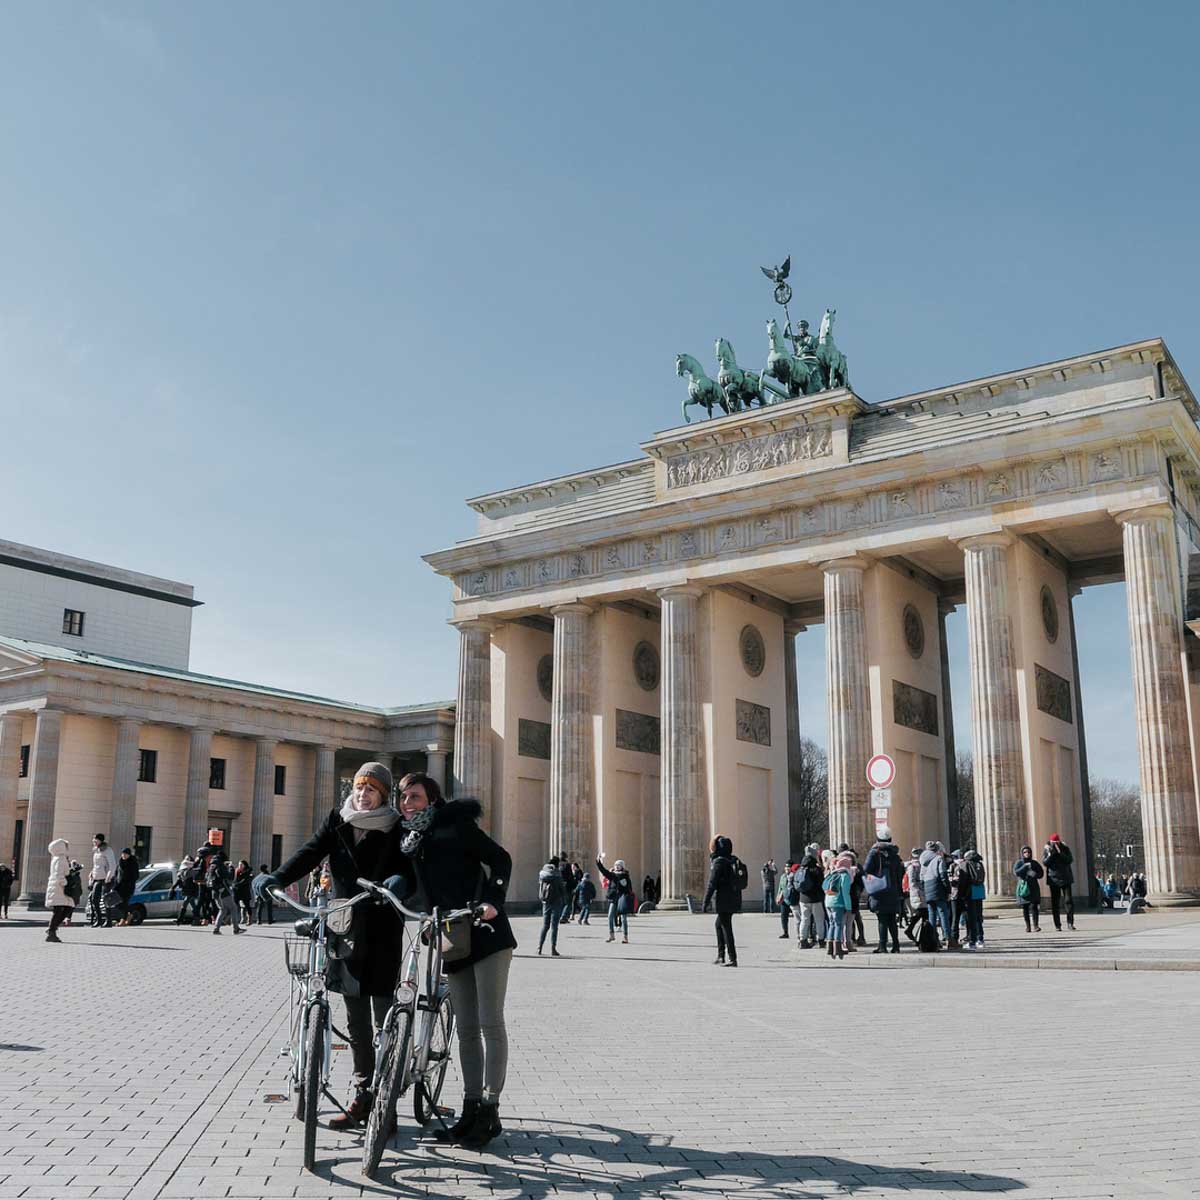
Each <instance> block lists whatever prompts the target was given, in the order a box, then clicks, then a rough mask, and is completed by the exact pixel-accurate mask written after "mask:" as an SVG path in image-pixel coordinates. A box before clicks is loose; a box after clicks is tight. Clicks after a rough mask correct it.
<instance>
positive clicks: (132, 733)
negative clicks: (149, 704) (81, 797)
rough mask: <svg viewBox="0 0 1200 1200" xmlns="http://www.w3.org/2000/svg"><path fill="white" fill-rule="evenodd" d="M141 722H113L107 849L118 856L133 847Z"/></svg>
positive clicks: (121, 720)
mask: <svg viewBox="0 0 1200 1200" xmlns="http://www.w3.org/2000/svg"><path fill="white" fill-rule="evenodd" d="M141 736H142V723H141V721H134V720H131V719H129V718H127V717H123V718H121V719H120V720H118V721H117V748H116V755H115V757H114V760H113V786H112V815H111V816H110V817H109V819H108V841H109V845H111V846H115V847H116V851H117V853H118V854H120V852H121V848H122V847H123V846H132V845H133V827H134V817H135V815H136V809H137V785H138V765H139V762H140V756H139V746H138V742H139V739H140V738H141Z"/></svg>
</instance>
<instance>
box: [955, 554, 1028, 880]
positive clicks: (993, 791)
mask: <svg viewBox="0 0 1200 1200" xmlns="http://www.w3.org/2000/svg"><path fill="white" fill-rule="evenodd" d="M1012 543H1013V538H1012V536H1011V535H1010V534H1006V533H992V534H983V535H981V536H979V537H973V538H967V539H966V540H965V541H962V542H960V543H959V547H960V549H961V550H962V552H963V565H964V567H965V571H966V591H967V657H968V659H969V667H970V673H971V740H972V743H973V746H972V752H973V754H974V757H975V832H976V840H977V841H978V843H979V853H980V854H982V855H983V862H984V866H985V867H986V869H987V879H988V895H989V896H999V895H1006V896H1011V895H1013V893H1014V892H1015V891H1016V877H1015V876H1014V875H1013V863H1015V862H1016V861H1017V859H1018V858H1019V857H1020V854H1021V847H1022V845H1024V843H1025V840H1026V838H1027V837H1029V836H1030V835H1029V834H1028V832H1027V829H1026V825H1027V819H1026V812H1025V781H1024V767H1023V765H1022V758H1021V711H1020V706H1019V703H1018V699H1017V666H1016V657H1015V650H1014V646H1013V628H1012V613H1011V607H1010V599H1009V597H1010V589H1009V581H1008V548H1009V547H1010V546H1011V545H1012ZM1035 844H1036V843H1035Z"/></svg>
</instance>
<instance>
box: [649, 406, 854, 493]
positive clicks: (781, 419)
mask: <svg viewBox="0 0 1200 1200" xmlns="http://www.w3.org/2000/svg"><path fill="white" fill-rule="evenodd" d="M867 408H868V406H867V405H866V404H865V403H864V402H863V401H862V400H861V399H860V398H859V397H858V396H856V395H855V394H854V393H853V392H851V391H849V390H848V389H845V388H840V389H838V390H836V391H831V392H821V393H820V394H818V395H816V396H811V397H799V398H797V399H795V400H788V401H785V402H784V403H782V404H773V405H769V406H768V407H766V408H756V409H751V410H749V411H747V412H741V413H732V414H730V415H729V416H727V417H718V418H717V419H715V420H712V421H705V422H704V423H703V424H702V425H684V426H680V427H677V428H675V429H669V430H667V431H665V432H664V433H660V434H656V435H655V436H654V437H653V438H651V439H650V441H648V442H643V443H642V450H644V451H645V453H646V454H647V455H649V456H650V457H651V458H652V459H654V460H655V484H656V486H655V492H656V494H657V496H658V497H659V498H660V499H672V500H674V499H680V498H683V497H686V496H688V495H704V494H705V493H707V492H712V491H721V490H725V489H728V487H729V486H730V484H731V483H736V482H737V481H738V480H740V479H743V478H745V479H746V480H747V481H751V480H752V481H753V482H755V483H758V482H763V481H766V480H770V479H774V478H778V477H783V476H790V475H802V474H806V473H808V472H810V471H814V470H820V469H823V468H828V467H833V466H839V465H842V464H844V463H846V462H847V455H848V445H849V438H848V431H849V427H850V422H851V420H852V419H853V418H854V417H855V416H857V415H858V414H860V413H863V412H865V411H867Z"/></svg>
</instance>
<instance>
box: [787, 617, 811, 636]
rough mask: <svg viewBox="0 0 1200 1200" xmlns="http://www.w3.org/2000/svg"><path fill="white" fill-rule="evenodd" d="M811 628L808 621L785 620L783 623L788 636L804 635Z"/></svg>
mask: <svg viewBox="0 0 1200 1200" xmlns="http://www.w3.org/2000/svg"><path fill="white" fill-rule="evenodd" d="M808 626H809V622H808V621H798V620H794V619H788V620H785V621H784V623H783V632H784V633H786V634H796V633H803V632H804V631H805V630H806V629H807V628H808Z"/></svg>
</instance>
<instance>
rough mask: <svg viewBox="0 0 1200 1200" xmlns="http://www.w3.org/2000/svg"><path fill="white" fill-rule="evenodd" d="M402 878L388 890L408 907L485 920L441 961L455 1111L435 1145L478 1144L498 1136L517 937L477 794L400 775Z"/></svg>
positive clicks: (501, 853) (503, 853)
mask: <svg viewBox="0 0 1200 1200" xmlns="http://www.w3.org/2000/svg"><path fill="white" fill-rule="evenodd" d="M399 792H400V811H401V813H402V815H403V823H402V825H401V826H400V837H401V841H400V852H401V858H402V860H403V865H402V868H401V876H402V877H401V879H400V880H390V881H389V884H388V886H389V887H392V888H393V889H397V888H398V889H400V890H401V892H402V894H404V895H406V896H409V897H413V898H414V899H412V900H408V901H407V903H408V904H409V907H416V908H419V909H420V910H421V911H422V912H431V911H432V910H433V909H434V908H435V907H436V908H441V909H453V908H467V907H469V906H471V905H477V906H481V907H482V910H483V911H482V914H481V915H482V919H483V921H484V922H486V924H485V925H476V926H474V927H473V928H472V929H471V952H470V954H468V955H467V956H466V957H465V958H461V959H458V960H456V961H455V962H451V963H447V964H446V976H447V979H448V980H449V983H450V1001H451V1003H452V1004H453V1005H454V1018H455V1021H456V1022H457V1023H458V1060H459V1066H460V1068H461V1070H462V1077H463V1109H462V1115H461V1116H460V1117H459V1119H458V1121H456V1122H455V1124H454V1125H452V1126H451V1127H450V1128H449V1129H442V1130H438V1131H437V1133H436V1134H435V1136H436V1137H437V1139H438V1140H439V1141H454V1142H459V1143H461V1144H462V1145H464V1146H467V1147H469V1148H471V1149H475V1150H479V1149H482V1148H483V1147H484V1146H486V1145H487V1144H488V1142H490V1141H491V1140H492V1138H494V1137H496V1136H497V1135H498V1134H500V1133H503V1131H504V1127H503V1126H502V1125H501V1124H500V1093H501V1092H502V1091H503V1090H504V1080H505V1076H506V1075H507V1073H508V1030H507V1029H506V1027H505V1024H504V1000H505V996H506V994H507V992H508V972H509V968H510V967H511V965H512V956H513V951H514V950H515V949H516V948H517V939H516V938H514V937H513V932H512V926H511V925H509V923H508V917H507V916H506V915H505V912H504V897H505V894H506V893H507V891H508V881H509V876H510V874H511V872H512V858H511V857H510V856H509V853H508V851H507V850H505V849H504V847H503V846H501V845H499V844H497V843H496V842H494V841H492V839H491V838H490V837H488V835H487V834H486V833H484V832H483V830H482V829H480V828H479V817H480V815H481V814H482V812H483V806H482V805H481V804H480V803H479V801H478V800H468V799H462V800H451V801H447V800H445V799H443V797H442V789H441V788H440V787H439V786H438V783H437V781H436V780H434V779H431V778H430V777H429V776H428V775H425V774H423V773H421V772H414V773H413V774H411V775H405V776H404V778H403V779H401V780H400V787H399Z"/></svg>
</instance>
